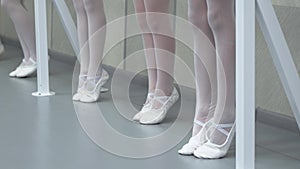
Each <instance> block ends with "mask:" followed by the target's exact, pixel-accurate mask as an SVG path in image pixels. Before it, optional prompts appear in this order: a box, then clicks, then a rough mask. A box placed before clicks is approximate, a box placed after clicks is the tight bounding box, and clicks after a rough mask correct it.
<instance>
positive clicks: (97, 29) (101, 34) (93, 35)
mask: <svg viewBox="0 0 300 169" xmlns="http://www.w3.org/2000/svg"><path fill="white" fill-rule="evenodd" d="M83 2H84V7H85V11H86V14H87V18H88V35H89V53H90V60H89V69H88V78H95V77H100V76H101V75H102V59H103V49H104V44H105V38H106V27H105V25H106V17H105V13H104V8H103V0H83Z"/></svg>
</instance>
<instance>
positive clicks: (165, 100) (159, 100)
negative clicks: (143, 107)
mask: <svg viewBox="0 0 300 169" xmlns="http://www.w3.org/2000/svg"><path fill="white" fill-rule="evenodd" d="M162 93H163V92H162ZM178 98H179V94H178V92H177V89H176V88H175V87H174V89H173V92H172V94H171V95H170V96H166V95H164V94H163V95H158V94H157V92H156V93H155V96H154V98H153V103H152V106H151V109H150V110H149V111H147V112H145V113H144V114H143V116H142V117H141V119H140V123H141V124H146V125H152V124H158V123H161V122H162V121H163V120H164V119H165V117H166V114H167V112H168V111H169V109H170V108H171V107H172V106H173V105H174V104H175V103H176V102H177V100H178Z"/></svg>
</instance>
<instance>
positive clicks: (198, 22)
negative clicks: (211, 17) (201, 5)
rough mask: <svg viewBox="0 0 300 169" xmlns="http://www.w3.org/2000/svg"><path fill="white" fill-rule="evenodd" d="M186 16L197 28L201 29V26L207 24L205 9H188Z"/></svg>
mask: <svg viewBox="0 0 300 169" xmlns="http://www.w3.org/2000/svg"><path fill="white" fill-rule="evenodd" d="M188 18H189V21H190V22H191V23H192V24H193V25H194V26H196V27H197V28H200V29H201V27H204V26H205V25H208V16H207V11H194V10H193V9H189V11H188Z"/></svg>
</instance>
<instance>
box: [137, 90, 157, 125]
mask: <svg viewBox="0 0 300 169" xmlns="http://www.w3.org/2000/svg"><path fill="white" fill-rule="evenodd" d="M153 98H154V93H148V95H147V99H146V102H145V104H144V106H143V107H142V109H141V111H140V112H138V113H137V114H136V115H135V116H134V117H133V120H134V121H140V119H141V118H142V116H143V114H144V113H145V112H147V111H149V110H150V108H151V105H152V104H151V103H152V99H153Z"/></svg>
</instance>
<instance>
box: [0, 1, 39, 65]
mask: <svg viewBox="0 0 300 169" xmlns="http://www.w3.org/2000/svg"><path fill="white" fill-rule="evenodd" d="M1 3H2V6H3V7H4V8H5V9H6V10H7V12H8V14H9V16H10V17H11V19H12V21H13V23H14V25H15V28H16V31H17V34H18V37H19V39H20V42H21V45H22V49H23V52H24V58H25V60H28V59H29V58H30V57H31V58H32V59H33V60H36V50H35V47H36V45H35V34H34V30H35V29H34V21H33V18H32V17H31V16H30V14H29V12H28V11H27V10H26V9H25V7H24V6H23V1H22V0H2V1H1Z"/></svg>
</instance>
